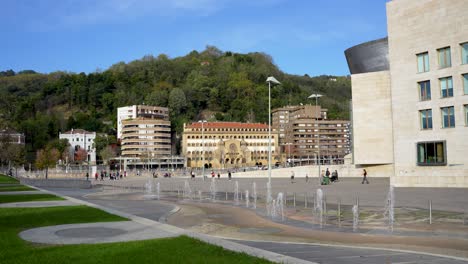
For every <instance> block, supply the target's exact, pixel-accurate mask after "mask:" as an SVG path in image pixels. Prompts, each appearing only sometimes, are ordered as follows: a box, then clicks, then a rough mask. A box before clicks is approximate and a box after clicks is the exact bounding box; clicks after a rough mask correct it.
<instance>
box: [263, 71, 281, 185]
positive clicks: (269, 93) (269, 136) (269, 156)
mask: <svg viewBox="0 0 468 264" xmlns="http://www.w3.org/2000/svg"><path fill="white" fill-rule="evenodd" d="M266 82H267V83H268V183H269V184H271V83H273V84H281V83H280V82H279V81H278V80H276V79H275V77H273V76H270V77H268V78H267V79H266Z"/></svg>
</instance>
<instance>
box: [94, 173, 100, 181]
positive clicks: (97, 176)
mask: <svg viewBox="0 0 468 264" xmlns="http://www.w3.org/2000/svg"><path fill="white" fill-rule="evenodd" d="M98 178H99V175H98V172H97V171H96V173H94V180H96V181H97V180H98Z"/></svg>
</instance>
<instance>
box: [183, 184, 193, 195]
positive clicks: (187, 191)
mask: <svg viewBox="0 0 468 264" xmlns="http://www.w3.org/2000/svg"><path fill="white" fill-rule="evenodd" d="M183 197H184V199H192V189H191V188H190V184H189V182H188V181H187V180H186V181H185V185H184V193H183Z"/></svg>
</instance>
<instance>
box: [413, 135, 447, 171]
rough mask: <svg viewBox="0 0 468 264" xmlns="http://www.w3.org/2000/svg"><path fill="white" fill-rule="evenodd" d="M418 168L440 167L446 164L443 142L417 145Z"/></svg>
mask: <svg viewBox="0 0 468 264" xmlns="http://www.w3.org/2000/svg"><path fill="white" fill-rule="evenodd" d="M416 148H417V153H418V162H417V163H418V165H419V166H431V165H432V166H437V165H439V166H441V165H446V164H447V161H446V160H447V157H446V151H445V141H435V142H419V143H417V146H416Z"/></svg>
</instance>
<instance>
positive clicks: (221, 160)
mask: <svg viewBox="0 0 468 264" xmlns="http://www.w3.org/2000/svg"><path fill="white" fill-rule="evenodd" d="M268 145H269V137H268V125H266V124H259V123H238V122H205V123H201V122H197V123H192V124H188V125H186V124H184V134H183V138H182V153H183V155H184V156H185V157H186V163H187V164H186V166H187V167H194V168H195V167H199V168H200V167H202V166H203V164H205V166H206V167H212V168H234V167H244V166H255V165H265V166H267V165H268ZM271 151H272V154H271V155H272V166H274V165H275V164H276V163H278V162H280V160H279V158H280V156H279V155H278V154H279V153H278V135H277V132H276V130H272V132H271ZM203 156H204V159H203ZM203 161H204V163H203Z"/></svg>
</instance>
